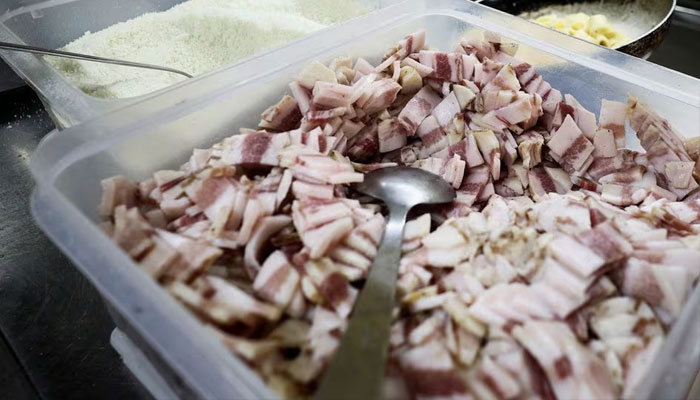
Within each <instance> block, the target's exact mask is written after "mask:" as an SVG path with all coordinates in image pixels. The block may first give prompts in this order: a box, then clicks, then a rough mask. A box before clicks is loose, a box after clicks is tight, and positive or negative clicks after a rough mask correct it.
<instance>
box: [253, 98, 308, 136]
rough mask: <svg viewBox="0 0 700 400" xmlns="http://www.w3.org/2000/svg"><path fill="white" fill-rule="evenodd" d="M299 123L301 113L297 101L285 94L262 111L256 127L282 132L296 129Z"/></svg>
mask: <svg viewBox="0 0 700 400" xmlns="http://www.w3.org/2000/svg"><path fill="white" fill-rule="evenodd" d="M300 121H301V111H299V106H298V105H297V101H296V100H294V99H293V98H292V97H290V96H289V95H286V94H285V95H284V96H283V97H282V99H281V100H280V101H279V102H278V103H277V104H275V105H274V106H271V107H270V108H268V109H266V110H265V111H263V113H262V119H261V120H260V123H259V124H258V127H259V128H260V129H267V130H274V131H279V132H283V131H289V130H292V129H294V128H296V127H298V126H299V122H300Z"/></svg>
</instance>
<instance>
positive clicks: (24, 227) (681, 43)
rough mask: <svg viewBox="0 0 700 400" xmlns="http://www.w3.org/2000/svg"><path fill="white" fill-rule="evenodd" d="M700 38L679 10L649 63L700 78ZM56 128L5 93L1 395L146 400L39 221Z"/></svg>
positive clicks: (1, 111) (21, 98)
mask: <svg viewBox="0 0 700 400" xmlns="http://www.w3.org/2000/svg"><path fill="white" fill-rule="evenodd" d="M698 39H700V13H699V14H697V15H695V14H693V13H687V12H679V13H677V15H676V16H675V17H674V21H673V25H672V27H671V30H670V32H669V34H668V36H667V39H666V41H665V42H664V44H662V46H661V47H660V48H659V49H658V50H657V51H656V52H655V53H654V54H653V55H652V57H651V58H650V61H652V62H655V63H658V64H661V65H664V66H666V67H669V68H672V69H676V70H678V71H681V72H684V73H686V74H689V75H693V76H695V77H699V78H700V62H699V60H698V54H700V40H698ZM0 72H1V73H0V79H1V80H3V82H5V83H6V85H5V86H3V84H2V82H0V88H3V87H5V88H9V87H13V86H16V84H10V81H9V80H8V79H13V80H14V79H15V78H13V77H11V73H10V72H8V71H7V70H5V71H2V65H1V64H0ZM51 129H53V124H52V122H51V120H50V118H49V117H48V115H47V114H46V112H45V111H44V109H43V106H42V105H41V103H40V102H39V100H38V99H37V98H36V96H35V95H34V94H33V92H32V91H31V90H30V89H29V88H27V87H26V86H25V87H21V88H17V89H12V90H10V91H4V92H3V91H2V90H1V89H0V333H1V336H0V398H8V399H35V398H71V399H76V398H89V399H105V398H108V399H111V398H120V399H122V398H128V399H140V398H148V397H149V394H148V393H147V392H146V391H145V389H143V387H142V386H141V385H140V384H139V383H138V382H137V381H136V380H135V379H134V378H133V376H132V375H131V374H130V372H129V371H128V370H127V369H126V368H125V367H124V364H123V363H122V362H121V360H120V359H119V356H118V355H117V353H116V352H115V351H114V350H113V349H112V348H111V346H110V345H109V337H110V333H111V332H112V329H113V328H114V324H113V323H112V321H111V320H110V318H109V316H108V314H107V312H106V310H105V308H104V306H103V305H102V302H101V300H100V298H99V296H98V295H97V293H96V292H95V291H94V290H93V289H92V287H91V286H90V284H89V283H88V282H87V281H86V280H85V279H84V278H83V277H82V276H81V275H80V274H79V273H78V271H77V270H76V269H75V268H73V267H72V265H71V264H70V262H69V261H68V260H67V259H66V258H65V257H64V256H63V255H62V254H61V253H60V252H59V251H58V250H57V249H56V248H55V247H54V246H53V244H51V243H50V242H49V240H48V239H47V238H46V237H45V236H44V235H43V234H42V233H41V232H40V231H39V229H38V228H36V227H35V226H34V224H33V222H32V220H31V216H30V214H29V202H28V198H29V194H30V192H31V189H32V180H31V177H30V174H29V171H28V169H27V160H28V158H29V157H30V155H31V153H32V151H33V150H34V148H35V147H36V145H37V144H38V142H39V141H40V140H41V138H42V137H43V136H44V135H46V133H48V132H49V131H50V130H51ZM696 387H697V388H698V389H697V392H696V396H697V398H699V399H700V383H699V384H697V385H696ZM691 397H692V396H691Z"/></svg>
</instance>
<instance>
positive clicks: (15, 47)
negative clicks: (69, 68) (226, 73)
mask: <svg viewBox="0 0 700 400" xmlns="http://www.w3.org/2000/svg"><path fill="white" fill-rule="evenodd" d="M0 49H2V50H12V51H22V52H25V53H33V54H41V55H44V56H54V57H65V58H74V59H77V60H84V61H94V62H101V63H107V64H116V65H124V66H127V67H137V68H146V69H154V70H158V71H165V72H172V73H175V74H180V75H183V76H186V77H188V78H192V75H190V74H188V73H187V72H183V71H179V70H177V69H173V68H168V67H163V66H160V65H153V64H144V63H137V62H132V61H125V60H117V59H114V58H104V57H97V56H91V55H89V54H80V53H72V52H69V51H62V50H52V49H45V48H42V47H36V46H27V45H24V44H17V43H9V42H0Z"/></svg>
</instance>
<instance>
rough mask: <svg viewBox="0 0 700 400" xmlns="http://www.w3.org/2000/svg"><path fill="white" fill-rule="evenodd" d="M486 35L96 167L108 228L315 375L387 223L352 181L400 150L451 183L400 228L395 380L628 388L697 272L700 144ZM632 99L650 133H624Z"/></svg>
mask: <svg viewBox="0 0 700 400" xmlns="http://www.w3.org/2000/svg"><path fill="white" fill-rule="evenodd" d="M516 51H517V46H516V45H514V44H512V43H504V42H502V41H501V39H500V38H499V37H497V36H495V35H492V34H488V33H487V34H486V35H485V38H484V39H483V40H481V39H479V40H475V39H463V40H461V41H460V42H459V44H458V45H457V47H456V49H455V50H454V51H452V52H440V51H436V50H430V49H428V48H426V47H425V32H424V31H419V32H416V33H413V34H411V35H409V36H407V37H406V38H405V39H403V40H402V41H400V42H399V43H398V44H397V45H396V46H395V47H394V48H392V49H391V50H390V51H389V52H388V53H387V54H386V55H385V56H384V57H383V61H382V62H381V63H380V64H379V65H378V66H374V65H372V64H370V63H369V62H368V61H367V60H365V59H362V58H358V59H357V60H356V61H355V62H354V64H353V62H352V61H351V60H350V59H348V58H337V59H335V60H333V62H331V63H330V65H328V66H326V65H324V64H322V63H319V62H316V63H313V64H311V65H310V66H308V67H307V68H306V69H304V70H303V71H301V73H300V74H299V76H298V78H297V79H296V80H295V81H294V82H292V83H291V84H290V92H291V96H290V95H284V96H283V97H282V99H281V100H280V101H279V102H278V103H277V104H275V105H273V106H272V107H270V108H268V109H267V110H265V111H264V112H263V113H262V119H261V121H260V124H259V126H258V128H257V129H241V132H240V134H238V135H233V136H231V137H229V138H227V139H225V140H224V141H223V142H220V143H217V144H215V145H214V146H212V147H211V148H209V149H196V150H194V152H193V154H192V157H191V158H190V159H189V161H188V162H186V163H185V164H184V165H183V166H182V167H180V168H179V169H178V170H166V171H158V172H156V173H155V174H153V177H152V178H151V179H147V180H145V181H142V182H138V183H135V182H131V181H128V180H127V179H125V178H124V177H120V176H117V177H113V178H109V179H106V180H104V181H103V182H102V186H103V190H104V197H103V201H102V203H101V204H100V206H99V212H100V214H101V215H103V216H104V217H105V218H106V222H105V223H104V229H105V231H106V232H107V233H108V234H109V235H110V236H111V237H112V239H113V240H114V241H115V242H116V243H117V244H118V245H119V246H120V247H121V248H122V249H123V250H124V251H126V252H127V253H128V254H129V255H130V256H131V257H133V259H134V260H135V261H136V262H137V264H138V265H139V266H140V267H141V268H142V269H143V271H145V272H146V273H147V274H149V275H150V276H152V277H153V279H156V280H157V281H158V282H159V283H161V284H162V285H163V287H164V288H165V289H166V290H167V291H169V292H170V293H171V294H172V295H173V296H174V297H175V298H176V299H178V300H179V301H180V302H182V303H183V304H184V305H186V306H187V307H188V308H189V309H191V310H192V311H193V312H194V313H195V314H196V315H197V316H198V317H199V318H200V319H201V320H202V321H203V323H204V324H206V325H207V326H208V328H209V330H210V331H211V332H213V333H214V335H215V336H217V337H219V338H220V339H221V340H222V341H223V343H225V345H226V346H228V348H230V349H231V351H232V352H234V353H235V354H236V355H238V356H239V357H241V358H242V359H244V360H245V361H246V362H247V363H248V364H249V365H251V366H252V367H253V368H255V369H256V370H257V371H258V372H259V374H260V375H261V377H262V378H263V379H264V380H265V382H267V384H269V386H270V387H272V388H273V389H274V390H277V391H278V392H280V393H282V395H283V396H284V397H288V398H299V397H306V396H309V395H311V394H312V393H313V391H314V390H315V388H316V386H317V384H318V382H319V380H320V379H321V377H322V375H323V371H324V369H325V368H326V367H327V365H328V363H329V360H330V359H331V358H332V356H333V353H334V351H335V350H336V348H337V346H338V344H339V338H340V337H341V335H342V333H343V331H344V329H345V328H346V323H347V320H348V316H349V315H350V313H351V312H352V307H353V303H354V301H355V299H356V297H357V294H358V292H359V291H360V290H361V289H362V285H363V280H364V279H365V277H366V276H367V272H368V269H369V268H370V266H371V264H372V261H373V259H374V256H375V254H376V251H377V246H378V244H379V242H380V240H381V237H382V234H383V229H384V223H385V220H384V216H383V214H382V209H381V206H380V205H379V204H377V203H376V202H375V203H373V202H372V201H371V200H369V199H366V198H363V197H361V196H359V195H358V194H357V193H355V192H354V191H353V190H352V185H350V184H352V183H355V182H360V181H362V180H363V173H365V172H367V171H370V170H373V169H376V168H382V167H386V166H394V165H406V166H412V167H416V168H422V169H425V170H428V171H430V172H433V173H435V174H437V175H439V176H441V177H443V178H444V179H445V180H446V181H448V182H449V183H450V184H452V185H453V186H454V188H455V189H456V190H457V199H456V200H455V201H454V203H452V204H449V205H447V206H442V207H438V208H424V209H421V210H416V211H415V213H414V214H413V215H412V217H411V220H410V221H409V222H408V225H407V227H406V230H405V235H404V236H405V239H404V243H403V256H402V259H401V264H400V271H399V277H398V290H397V293H396V296H397V299H398V307H397V309H396V312H395V318H394V320H393V323H392V328H391V332H392V333H391V341H390V343H391V344H390V349H389V352H390V359H389V361H388V364H387V372H386V379H385V387H384V396H385V397H386V398H387V399H404V398H416V399H438V398H440V399H443V398H453V399H492V398H502V399H515V398H517V399H525V398H545V399H554V398H557V399H571V398H595V399H608V398H611V399H612V398H630V397H632V396H633V395H634V393H635V390H636V389H637V388H638V386H639V384H640V382H641V380H642V379H643V378H644V376H645V373H646V371H647V370H648V368H649V366H650V365H651V363H652V362H653V361H654V358H655V355H656V354H657V353H658V352H659V349H660V348H661V345H662V344H663V343H664V338H665V335H666V333H667V332H668V330H669V328H670V327H671V326H672V325H673V323H674V321H675V320H676V319H677V318H678V317H679V315H680V313H681V311H682V309H683V305H684V303H685V301H686V299H687V298H688V296H689V294H690V293H691V291H692V290H693V287H694V285H695V284H696V283H697V280H698V276H699V275H700V194H698V193H699V191H698V190H695V189H697V188H698V183H697V180H698V179H699V178H700V158H699V156H700V142H699V139H691V140H688V141H686V142H684V141H683V140H682V139H681V136H680V135H678V134H677V132H675V131H674V130H673V128H672V127H671V126H670V124H669V123H668V122H667V121H666V120H665V119H663V118H662V117H660V116H659V115H658V114H656V113H655V112H654V111H653V110H651V109H649V107H647V106H645V105H644V104H642V103H640V102H638V101H637V100H636V99H634V98H630V99H629V101H628V103H627V104H623V103H619V102H615V101H607V100H603V101H602V104H601V112H600V115H599V116H598V117H597V118H596V115H595V114H594V113H592V112H590V111H588V110H586V109H585V108H584V107H583V106H582V105H581V104H580V103H579V102H578V101H576V99H575V98H574V97H573V96H572V95H570V94H566V95H562V94H561V93H560V92H559V91H558V90H556V89H554V88H552V87H551V85H550V84H549V83H547V81H545V80H544V78H543V77H542V76H541V75H539V74H538V73H537V72H536V71H535V69H534V68H533V67H532V66H531V65H529V64H527V63H525V62H522V61H520V60H518V59H517V58H515V57H514V56H515V54H516ZM627 120H628V121H629V124H630V126H631V128H632V129H633V130H634V131H635V132H636V134H637V136H638V138H639V139H640V141H641V145H642V146H643V148H644V150H645V151H644V152H636V151H632V150H629V149H626V148H625V123H626V121H627Z"/></svg>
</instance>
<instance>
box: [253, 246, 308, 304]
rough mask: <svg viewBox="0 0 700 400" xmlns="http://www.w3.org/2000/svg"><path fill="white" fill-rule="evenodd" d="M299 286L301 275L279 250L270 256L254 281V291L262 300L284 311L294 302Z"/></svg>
mask: <svg viewBox="0 0 700 400" xmlns="http://www.w3.org/2000/svg"><path fill="white" fill-rule="evenodd" d="M298 285H299V274H298V273H297V271H296V270H295V269H294V267H293V266H292V264H290V263H289V261H288V260H287V256H285V255H284V253H282V252H281V251H279V250H277V251H275V252H274V253H272V254H270V255H269V256H268V257H267V259H266V260H265V262H264V263H263V265H262V267H260V270H259V272H258V274H257V276H256V277H255V280H254V281H253V290H255V293H256V294H257V295H258V296H260V297H261V298H263V299H265V300H267V301H269V302H271V303H273V304H275V305H276V306H278V307H280V308H282V309H284V308H286V307H287V305H289V303H290V302H291V301H292V297H293V296H294V293H296V291H297V289H298Z"/></svg>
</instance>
